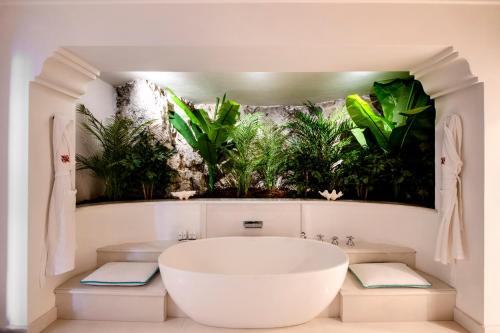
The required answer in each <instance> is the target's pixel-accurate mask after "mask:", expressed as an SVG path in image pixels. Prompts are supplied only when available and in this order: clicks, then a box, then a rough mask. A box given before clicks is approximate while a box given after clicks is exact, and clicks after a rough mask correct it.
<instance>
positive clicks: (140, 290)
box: [55, 273, 167, 322]
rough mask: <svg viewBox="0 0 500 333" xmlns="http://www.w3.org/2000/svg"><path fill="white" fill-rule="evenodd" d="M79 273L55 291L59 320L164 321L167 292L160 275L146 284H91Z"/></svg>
mask: <svg viewBox="0 0 500 333" xmlns="http://www.w3.org/2000/svg"><path fill="white" fill-rule="evenodd" d="M86 275H88V273H85V274H81V275H78V276H76V277H74V278H72V279H70V280H68V281H67V282H65V283H64V284H62V285H61V286H59V287H58V288H57V289H56V290H55V294H56V306H57V313H58V318H59V319H83V320H114V321H144V322H161V321H164V320H165V319H166V309H167V298H166V296H167V292H166V290H165V287H164V286H163V282H162V281H161V277H160V274H157V276H155V277H154V278H153V280H152V281H151V282H150V283H148V284H147V285H145V286H136V287H122V286H89V285H82V284H80V280H81V279H82V278H83V277H85V276H86Z"/></svg>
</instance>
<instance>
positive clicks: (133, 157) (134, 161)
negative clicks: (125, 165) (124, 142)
mask: <svg viewBox="0 0 500 333" xmlns="http://www.w3.org/2000/svg"><path fill="white" fill-rule="evenodd" d="M167 141H168V140H167V139H166V138H165V136H164V132H162V131H160V130H158V128H157V127H156V126H147V127H145V128H144V129H143V130H142V131H141V132H140V133H139V137H138V140H137V143H136V144H135V145H134V146H133V147H131V153H130V154H129V160H128V161H129V166H130V169H132V170H133V173H132V176H133V178H134V179H133V181H135V182H136V183H137V186H136V187H137V188H140V191H141V192H142V195H143V198H144V200H151V199H153V196H154V195H155V194H156V195H159V196H162V195H164V194H165V189H166V187H167V186H168V185H169V184H170V182H171V180H172V178H173V177H174V176H175V174H176V171H175V170H174V169H172V168H171V167H170V166H169V165H168V161H169V159H170V158H171V157H172V156H173V155H174V153H175V149H174V148H170V147H169V146H167Z"/></svg>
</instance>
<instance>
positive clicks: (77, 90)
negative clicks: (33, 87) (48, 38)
mask: <svg viewBox="0 0 500 333" xmlns="http://www.w3.org/2000/svg"><path fill="white" fill-rule="evenodd" d="M99 75H100V72H99V70H98V69H97V68H95V67H94V66H92V65H90V64H89V63H87V62H86V61H85V60H83V59H81V58H79V57H77V56H76V55H74V54H73V53H71V52H69V51H68V50H66V49H63V48H60V49H57V50H56V51H55V52H54V53H53V54H52V55H51V56H50V57H49V58H47V59H46V60H45V62H44V64H43V68H42V71H41V72H40V74H39V75H38V76H36V77H35V82H36V83H38V84H40V85H42V86H44V87H46V88H48V89H52V90H54V91H57V92H59V93H62V94H64V95H67V96H68V97H70V98H74V99H78V98H80V96H82V95H83V94H85V91H86V87H87V84H88V83H89V82H91V81H94V80H95V79H97V77H98V76H99Z"/></svg>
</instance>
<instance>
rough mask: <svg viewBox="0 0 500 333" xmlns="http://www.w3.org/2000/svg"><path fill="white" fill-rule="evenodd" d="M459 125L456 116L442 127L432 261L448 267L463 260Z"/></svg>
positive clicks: (458, 118) (459, 121) (460, 135)
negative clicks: (437, 204) (439, 221)
mask: <svg viewBox="0 0 500 333" xmlns="http://www.w3.org/2000/svg"><path fill="white" fill-rule="evenodd" d="M462 165H463V162H462V122H461V120H460V117H459V116H458V115H456V114H453V115H451V116H449V117H448V118H447V119H446V120H445V123H444V136H443V146H442V152H441V207H440V211H439V216H440V218H441V224H440V226H439V231H438V237H437V244H436V252H435V255H434V260H436V261H439V262H441V263H443V264H445V265H446V264H448V263H450V262H452V261H454V260H459V259H464V257H465V255H464V247H463V238H462V237H463V231H464V230H463V222H462V190H461V186H462V184H461V180H460V172H461V170H462Z"/></svg>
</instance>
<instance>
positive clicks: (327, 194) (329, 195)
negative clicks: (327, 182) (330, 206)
mask: <svg viewBox="0 0 500 333" xmlns="http://www.w3.org/2000/svg"><path fill="white" fill-rule="evenodd" d="M318 193H319V194H321V196H323V197H324V198H325V199H326V200H333V201H335V200H337V199H338V198H340V197H341V196H343V195H344V193H342V191H339V192H338V193H337V191H335V190H332V192H331V193H330V192H328V190H324V191H323V192H319V191H318Z"/></svg>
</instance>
